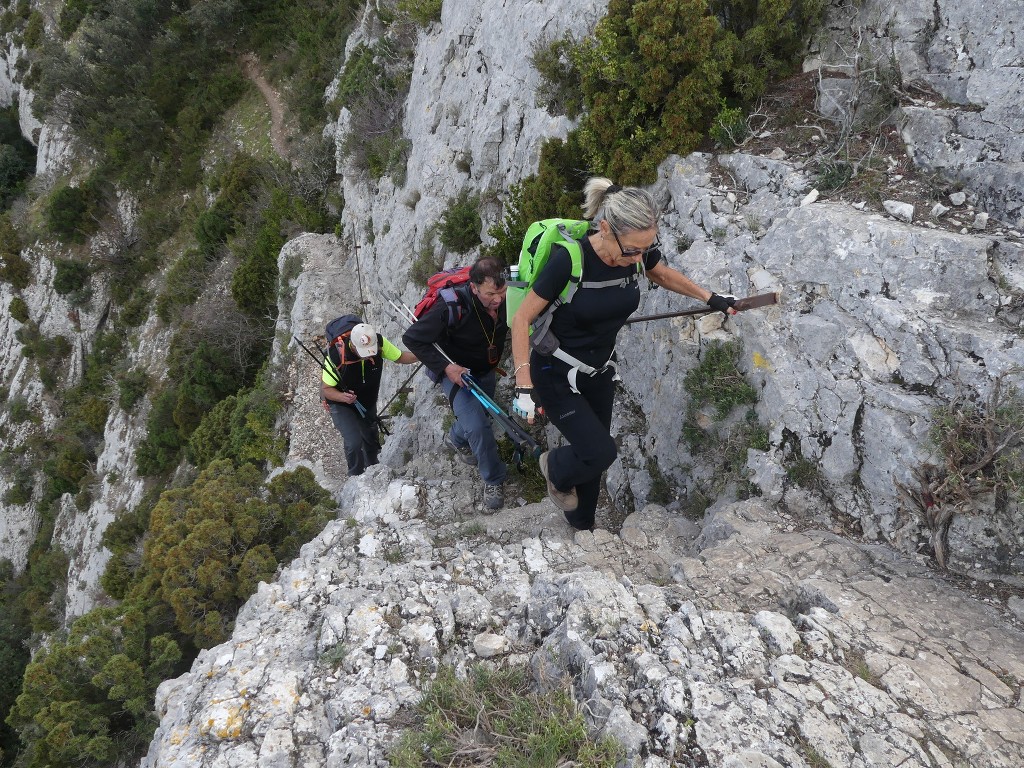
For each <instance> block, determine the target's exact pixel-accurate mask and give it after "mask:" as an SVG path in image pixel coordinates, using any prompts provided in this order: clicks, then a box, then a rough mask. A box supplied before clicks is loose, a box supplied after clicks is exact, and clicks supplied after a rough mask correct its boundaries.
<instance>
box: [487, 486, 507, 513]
mask: <svg viewBox="0 0 1024 768" xmlns="http://www.w3.org/2000/svg"><path fill="white" fill-rule="evenodd" d="M484 506H485V507H487V509H490V510H497V509H501V508H502V507H503V506H505V492H504V491H503V490H502V489H501V483H495V484H494V485H491V484H490V483H484Z"/></svg>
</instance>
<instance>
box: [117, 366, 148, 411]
mask: <svg viewBox="0 0 1024 768" xmlns="http://www.w3.org/2000/svg"><path fill="white" fill-rule="evenodd" d="M117 389H118V396H117V404H118V405H119V406H121V410H124V411H130V410H131V409H132V408H134V407H135V404H136V403H138V402H139V400H141V399H142V398H143V397H144V396H145V395H146V392H148V391H149V376H148V375H147V374H146V372H145V371H144V370H143V369H141V368H136V369H134V370H131V371H128V372H126V373H123V374H121V375H120V376H118V377H117Z"/></svg>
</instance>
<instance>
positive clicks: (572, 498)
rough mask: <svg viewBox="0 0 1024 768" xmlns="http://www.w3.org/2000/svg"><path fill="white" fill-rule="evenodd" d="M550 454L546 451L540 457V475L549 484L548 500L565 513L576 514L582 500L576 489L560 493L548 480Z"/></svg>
mask: <svg viewBox="0 0 1024 768" xmlns="http://www.w3.org/2000/svg"><path fill="white" fill-rule="evenodd" d="M548 453H549V451H544V453H542V454H541V455H540V473H541V474H542V475H544V479H545V480H546V481H547V484H548V498H549V499H551V501H552V502H553V503H554V505H555V506H556V507H558V508H559V509H560V510H562V511H563V512H574V511H575V510H576V507H578V506H579V505H580V500H579V499H578V498H577V497H576V489H575V488H573V489H572V490H571V491H560V490H558V489H557V488H555V486H554V484H553V483H552V482H551V481H550V480H548Z"/></svg>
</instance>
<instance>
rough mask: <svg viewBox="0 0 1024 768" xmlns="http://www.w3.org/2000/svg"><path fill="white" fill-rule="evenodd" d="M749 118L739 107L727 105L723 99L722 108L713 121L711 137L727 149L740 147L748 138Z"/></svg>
mask: <svg viewBox="0 0 1024 768" xmlns="http://www.w3.org/2000/svg"><path fill="white" fill-rule="evenodd" d="M748 132H749V129H748V128H747V118H746V115H744V114H743V110H742V109H740V108H738V107H727V106H726V105H725V101H724V100H723V101H722V108H721V109H720V110H719V112H718V114H717V115H715V119H714V120H713V121H712V123H711V130H710V131H709V133H710V134H711V138H713V139H714V140H715V141H717V142H718V143H719V144H721V145H722V146H723V147H725V148H726V149H731V148H732V147H738V146H739V145H740V144H742V143H743V140H744V139H746V138H747V134H748Z"/></svg>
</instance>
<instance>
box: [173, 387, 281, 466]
mask: <svg viewBox="0 0 1024 768" xmlns="http://www.w3.org/2000/svg"><path fill="white" fill-rule="evenodd" d="M280 410H281V401H280V398H279V397H278V396H277V395H276V394H275V393H274V392H273V391H272V390H271V388H270V386H269V384H268V383H267V377H266V376H265V375H264V376H261V377H260V379H259V380H258V382H257V386H255V387H253V388H251V389H246V390H242V391H240V392H239V393H238V395H237V396H236V395H230V396H228V397H226V398H225V399H223V400H221V401H220V402H219V403H217V405H215V406H214V407H213V408H212V409H211V410H210V412H209V413H207V414H206V415H205V416H204V417H203V420H202V422H200V424H199V426H198V427H197V428H196V430H195V431H194V432H193V433H192V436H191V437H190V438H189V442H188V456H189V459H190V460H191V461H192V463H193V464H195V465H196V466H197V467H205V466H206V465H207V464H209V463H210V462H211V461H214V460H215V459H232V460H233V461H234V462H235V463H236V464H241V463H244V462H253V463H257V464H263V463H269V464H273V465H275V466H276V465H280V463H281V455H282V454H283V453H284V450H285V445H284V441H283V439H282V438H280V437H279V436H278V435H277V432H276V430H275V422H276V420H277V415H278V413H279V412H280Z"/></svg>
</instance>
